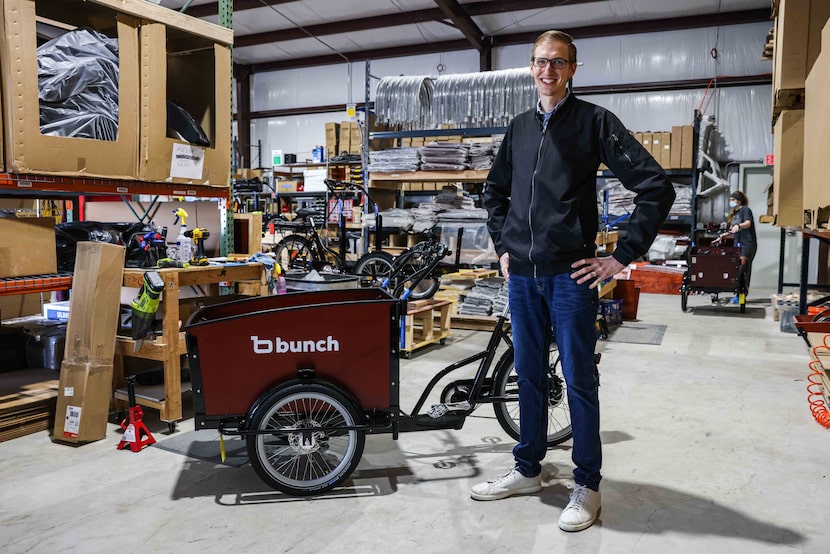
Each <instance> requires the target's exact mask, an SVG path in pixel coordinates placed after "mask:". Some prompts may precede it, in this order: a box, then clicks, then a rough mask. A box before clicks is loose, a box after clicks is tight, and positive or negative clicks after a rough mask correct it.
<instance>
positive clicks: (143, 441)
mask: <svg viewBox="0 0 830 554" xmlns="http://www.w3.org/2000/svg"><path fill="white" fill-rule="evenodd" d="M127 396H128V398H129V402H130V409H129V412H128V415H127V417H126V418H124V420H123V421H122V422H121V428H122V429H124V434H123V435H121V440H120V441H119V442H118V450H121V449H123V448H124V447H125V446H128V445H129V447H130V450H132V451H133V452H138V451H139V450H141V449H142V447H144V446H147V445H149V444H154V443H155V442H156V439H155V437H153V434H152V433H150V430H149V429H148V428H147V425H146V424H145V423H144V409H143V408H142V407H141V406H139V405H138V403H137V402H136V401H135V375H130V376H129V377H127Z"/></svg>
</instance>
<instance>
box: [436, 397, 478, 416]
mask: <svg viewBox="0 0 830 554" xmlns="http://www.w3.org/2000/svg"><path fill="white" fill-rule="evenodd" d="M469 409H470V403H469V402H467V401H466V400H462V401H461V402H447V403H446V404H433V405H432V407H431V408H430V409H429V411H428V412H427V415H428V416H429V417H431V418H433V419H438V418H440V417H443V416H445V415H447V414H448V413H450V412H466V411H467V410H469Z"/></svg>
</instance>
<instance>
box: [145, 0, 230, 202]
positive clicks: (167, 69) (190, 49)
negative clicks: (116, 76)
mask: <svg viewBox="0 0 830 554" xmlns="http://www.w3.org/2000/svg"><path fill="white" fill-rule="evenodd" d="M145 3H146V2H145ZM168 11H170V10H168ZM188 19H195V18H188ZM197 21H198V20H197ZM188 23H189V22H188ZM205 24H206V25H210V24H208V23H205ZM182 27H183V28H179V27H175V26H171V25H169V24H168V25H164V24H161V23H146V24H144V25H142V26H141V30H140V33H139V37H140V53H141V81H140V82H141V129H140V133H141V135H140V136H141V140H140V157H139V177H140V178H141V179H142V180H145V181H160V182H173V183H194V184H201V185H216V186H223V187H226V186H228V185H229V184H230V173H231V52H230V48H229V47H228V46H227V45H225V44H221V43H218V42H211V41H210V40H209V39H206V38H205V37H203V36H201V35H199V34H195V33H192V32H190V29H189V28H185V27H187V26H186V25H182ZM168 100H171V101H172V100H175V101H176V102H177V103H178V104H179V105H180V106H182V107H183V108H184V109H185V110H186V111H187V112H188V113H190V115H192V116H193V117H194V119H195V120H196V121H197V122H199V123H200V125H201V127H202V129H203V130H204V132H205V134H206V135H207V137H208V139H210V147H202V146H197V145H194V144H190V143H188V142H185V141H183V140H178V139H175V138H171V137H169V136H168V134H167V101H168Z"/></svg>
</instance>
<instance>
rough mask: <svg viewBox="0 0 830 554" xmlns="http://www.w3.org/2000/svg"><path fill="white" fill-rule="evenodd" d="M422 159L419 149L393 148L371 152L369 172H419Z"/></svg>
mask: <svg viewBox="0 0 830 554" xmlns="http://www.w3.org/2000/svg"><path fill="white" fill-rule="evenodd" d="M420 164H421V159H420V156H419V154H418V149H417V148H391V149H389V150H377V151H375V152H369V168H368V169H369V171H370V172H371V171H380V172H390V171H418V169H419V168H420Z"/></svg>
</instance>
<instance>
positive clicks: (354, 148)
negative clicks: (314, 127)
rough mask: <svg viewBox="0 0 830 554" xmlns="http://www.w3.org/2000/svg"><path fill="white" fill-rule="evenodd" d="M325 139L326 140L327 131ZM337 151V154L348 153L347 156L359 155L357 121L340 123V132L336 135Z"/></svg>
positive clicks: (359, 141)
mask: <svg viewBox="0 0 830 554" xmlns="http://www.w3.org/2000/svg"><path fill="white" fill-rule="evenodd" d="M326 138H327V139H328V129H327V134H326ZM338 143H339V145H338V149H339V153H341V154H342V153H343V152H348V153H349V154H359V153H360V143H361V137H360V127H359V126H358V124H357V121H341V122H340V132H339V134H338Z"/></svg>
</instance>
